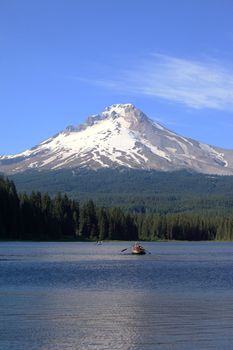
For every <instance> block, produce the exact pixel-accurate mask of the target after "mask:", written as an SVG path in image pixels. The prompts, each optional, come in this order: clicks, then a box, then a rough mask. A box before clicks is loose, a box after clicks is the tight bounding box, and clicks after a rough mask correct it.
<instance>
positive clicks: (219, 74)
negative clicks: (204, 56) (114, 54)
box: [86, 54, 233, 111]
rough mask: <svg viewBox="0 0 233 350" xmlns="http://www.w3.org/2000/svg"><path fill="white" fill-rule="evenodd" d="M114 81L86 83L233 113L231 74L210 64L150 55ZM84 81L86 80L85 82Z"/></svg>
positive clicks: (119, 73) (232, 78)
mask: <svg viewBox="0 0 233 350" xmlns="http://www.w3.org/2000/svg"><path fill="white" fill-rule="evenodd" d="M116 74H117V79H114V78H111V79H103V78H102V79H97V80H94V81H89V82H91V83H94V84H96V85H99V86H102V87H105V88H110V89H115V90H120V91H121V92H124V93H130V94H140V95H147V96H152V97H159V98H163V99H166V100H169V101H173V102H178V103H182V104H185V105H187V106H189V107H192V108H196V109H201V108H212V109H218V110H231V111H232V110H233V71H231V70H228V69H224V68H223V67H221V66H220V65H219V64H216V62H215V63H214V62H213V61H208V62H207V61H205V62H197V61H191V60H187V59H181V58H176V57H172V56H166V55H159V54H154V55H151V56H150V58H149V59H147V60H145V61H143V62H141V63H140V64H138V65H137V66H134V67H132V68H130V69H128V70H127V71H121V72H115V73H114V75H116ZM86 81H87V80H86Z"/></svg>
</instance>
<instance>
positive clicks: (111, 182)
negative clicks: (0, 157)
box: [10, 168, 233, 215]
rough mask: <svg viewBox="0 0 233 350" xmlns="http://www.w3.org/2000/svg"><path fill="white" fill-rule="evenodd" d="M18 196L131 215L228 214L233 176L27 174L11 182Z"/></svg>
mask: <svg viewBox="0 0 233 350" xmlns="http://www.w3.org/2000/svg"><path fill="white" fill-rule="evenodd" d="M10 178H11V179H12V180H13V181H14V182H15V184H16V186H17V190H18V191H19V192H24V191H26V192H27V193H28V194H30V193H31V192H32V191H33V190H34V191H40V192H41V193H48V194H49V195H50V196H52V197H54V196H55V195H56V194H57V193H58V192H61V193H62V194H67V195H68V196H69V197H70V198H72V199H75V200H78V201H79V202H80V203H83V202H85V201H87V200H89V199H92V200H94V202H95V203H96V204H98V206H103V205H104V206H107V207H114V206H120V207H121V208H122V209H124V210H127V211H130V212H131V213H135V212H136V213H141V212H143V213H145V212H146V213H157V214H162V215H164V214H170V213H183V212H186V213H188V212H196V213H197V212H202V211H203V210H204V211H205V213H212V214H222V215H225V214H229V213H231V211H232V207H233V176H210V175H203V174H198V173H190V172H187V171H178V172H161V171H149V170H148V171H146V170H134V169H126V168H122V169H119V168H118V169H99V170H97V171H93V170H90V169H89V170H88V169H79V170H74V169H73V170H62V171H61V170H59V171H43V172H41V171H40V172H39V171H28V172H24V173H18V174H15V175H13V176H11V177H10Z"/></svg>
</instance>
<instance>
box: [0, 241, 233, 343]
mask: <svg viewBox="0 0 233 350" xmlns="http://www.w3.org/2000/svg"><path fill="white" fill-rule="evenodd" d="M143 245H144V247H145V248H146V249H148V250H149V251H150V252H151V254H147V255H145V256H132V255H130V254H129V253H127V251H126V252H125V253H121V252H120V251H121V250H122V249H123V248H126V247H130V243H103V244H102V245H96V244H94V243H0V310H1V313H0V349H1V350H8V349H9V350H16V349H17V350H34V349H36V350H68V349H69V350H76V349H83V350H88V349H93V350H94V349H100V350H102V349H108V350H114V349H124V350H127V349H132V350H133V349H134V350H136V349H137V350H144V349H146V350H149V349H150V350H154V349H233V244H232V243H144V244H143Z"/></svg>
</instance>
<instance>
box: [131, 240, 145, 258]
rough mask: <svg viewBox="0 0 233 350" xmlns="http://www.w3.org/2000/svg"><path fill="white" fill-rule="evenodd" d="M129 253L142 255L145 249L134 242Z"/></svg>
mask: <svg viewBox="0 0 233 350" xmlns="http://www.w3.org/2000/svg"><path fill="white" fill-rule="evenodd" d="M131 253H132V254H137V255H142V254H146V250H145V249H144V248H143V247H142V246H141V245H140V244H139V243H135V244H134V245H133V246H132V248H131Z"/></svg>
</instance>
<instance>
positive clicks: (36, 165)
mask: <svg viewBox="0 0 233 350" xmlns="http://www.w3.org/2000/svg"><path fill="white" fill-rule="evenodd" d="M104 167H105V168H116V167H127V168H134V169H155V170H163V171H174V170H180V169H188V170H192V171H196V172H200V173H206V174H220V175H221V174H223V175H232V174H233V150H232V151H231V150H224V149H220V148H217V147H214V146H210V145H207V144H204V143H200V142H197V141H195V140H192V139H189V138H185V137H183V136H179V135H177V134H176V133H174V132H172V131H170V130H168V129H166V128H165V127H163V126H162V125H160V124H159V123H156V122H154V121H153V120H151V119H149V118H148V117H147V116H146V115H145V114H144V113H142V112H141V111H140V110H139V109H137V108H136V107H135V106H133V105H131V104H117V105H112V106H110V107H107V108H106V109H105V110H104V112H102V113H100V114H98V115H93V116H90V117H88V118H87V120H86V122H85V123H84V124H82V125H80V126H77V127H74V126H69V127H67V128H66V129H65V130H64V131H62V132H60V133H58V134H57V135H55V136H54V137H51V138H49V139H48V140H45V141H44V142H41V143H40V144H39V145H37V146H35V147H33V148H31V149H30V150H26V151H24V152H22V153H19V154H16V155H10V156H1V157H0V171H1V172H4V173H6V174H12V173H17V172H22V171H25V170H28V169H37V170H57V169H73V168H89V169H98V168H104Z"/></svg>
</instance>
